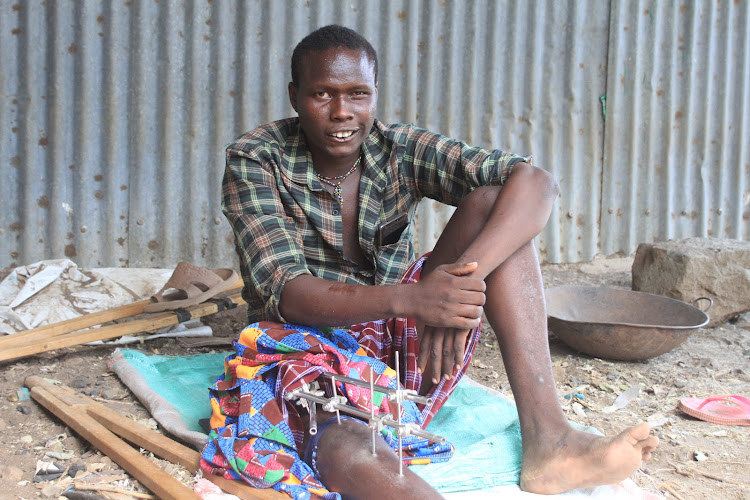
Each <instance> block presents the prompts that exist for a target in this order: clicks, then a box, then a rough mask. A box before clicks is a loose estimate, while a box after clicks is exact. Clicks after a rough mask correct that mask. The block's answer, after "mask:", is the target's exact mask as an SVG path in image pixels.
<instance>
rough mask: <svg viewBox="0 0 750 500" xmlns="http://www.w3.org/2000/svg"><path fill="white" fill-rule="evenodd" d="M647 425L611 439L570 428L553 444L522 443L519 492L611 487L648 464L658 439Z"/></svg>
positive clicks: (627, 430)
mask: <svg viewBox="0 0 750 500" xmlns="http://www.w3.org/2000/svg"><path fill="white" fill-rule="evenodd" d="M650 431H651V429H650V427H649V425H648V424H647V423H645V422H644V423H641V424H638V425H636V426H634V427H629V428H627V429H625V430H624V431H622V432H621V433H620V434H618V435H617V436H615V437H602V436H597V435H595V434H590V433H587V432H582V431H578V430H575V429H573V428H571V429H570V430H569V431H568V432H567V434H566V435H565V436H563V438H562V439H560V440H558V441H557V443H550V444H549V445H547V446H545V444H544V443H541V442H539V443H536V444H535V443H528V444H527V443H524V452H523V463H522V466H521V489H522V490H524V491H528V492H532V493H541V494H545V495H553V494H556V493H562V492H564V491H568V490H573V489H576V488H586V487H591V486H599V485H604V484H614V483H618V482H620V481H622V480H623V479H626V478H627V477H629V476H630V475H631V474H633V472H635V471H636V469H638V467H639V466H640V465H641V460H649V459H650V458H651V452H652V451H653V450H654V449H655V448H656V447H657V446H658V444H659V438H657V437H656V436H651V435H650Z"/></svg>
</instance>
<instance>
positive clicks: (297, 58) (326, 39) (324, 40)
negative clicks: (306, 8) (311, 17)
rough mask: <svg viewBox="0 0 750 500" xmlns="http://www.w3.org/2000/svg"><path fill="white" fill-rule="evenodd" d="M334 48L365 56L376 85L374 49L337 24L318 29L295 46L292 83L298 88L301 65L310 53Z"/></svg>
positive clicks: (359, 36)
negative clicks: (369, 63) (368, 61)
mask: <svg viewBox="0 0 750 500" xmlns="http://www.w3.org/2000/svg"><path fill="white" fill-rule="evenodd" d="M334 48H343V49H350V50H354V51H357V52H364V53H365V54H367V58H368V59H369V60H370V62H371V63H372V69H373V72H374V74H375V83H376V84H377V83H378V54H377V53H376V52H375V49H374V48H373V47H372V45H370V42H368V41H367V40H366V39H365V38H364V37H363V36H362V35H360V34H359V33H357V32H356V31H354V30H351V29H349V28H346V27H344V26H339V25H337V24H331V25H329V26H324V27H322V28H318V29H317V30H315V31H313V32H312V33H310V34H309V35H307V36H306V37H305V38H303V39H302V41H300V42H299V43H298V44H297V46H296V47H295V48H294V52H292V83H293V84H294V85H295V86H299V79H300V77H301V76H302V64H303V63H304V61H305V59H306V58H307V56H309V55H310V53H311V52H323V51H326V50H328V49H334Z"/></svg>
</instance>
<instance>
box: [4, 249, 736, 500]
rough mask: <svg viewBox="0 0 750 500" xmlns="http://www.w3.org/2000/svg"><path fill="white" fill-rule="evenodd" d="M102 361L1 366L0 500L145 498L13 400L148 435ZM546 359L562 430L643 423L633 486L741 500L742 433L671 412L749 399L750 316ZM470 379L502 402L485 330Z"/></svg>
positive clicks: (498, 364)
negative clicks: (624, 356) (699, 402)
mask: <svg viewBox="0 0 750 500" xmlns="http://www.w3.org/2000/svg"><path fill="white" fill-rule="evenodd" d="M631 263H632V259H630V258H617V259H597V260H595V261H593V262H591V263H586V264H577V265H546V266H544V267H543V274H544V281H545V286H546V287H553V286H559V285H563V284H582V285H604V286H613V287H619V288H626V289H630V265H631ZM8 271H9V270H6V272H5V273H3V274H0V278H2V277H3V276H4V275H5V274H7V272H8ZM709 314H710V311H709ZM205 322H206V323H208V324H210V325H211V326H212V327H213V329H214V336H216V337H220V338H222V339H224V340H226V341H229V340H231V338H232V337H233V336H235V335H236V333H237V332H238V331H239V329H240V328H241V327H242V326H244V324H243V311H242V310H241V309H237V310H233V311H225V312H222V313H219V314H216V315H214V316H212V317H210V318H206V320H205ZM140 348H141V349H144V350H146V351H148V352H153V353H159V354H196V353H202V352H209V351H211V350H219V351H221V350H225V349H226V347H222V346H213V347H200V348H196V347H186V346H185V345H183V344H182V343H180V342H179V341H177V340H174V339H158V340H154V341H149V342H147V343H144V344H143V345H142V346H140ZM113 350H114V347H111V346H96V347H93V346H81V347H76V348H71V349H63V350H60V351H53V352H48V353H44V354H41V355H37V356H32V357H28V358H24V359H22V360H18V361H15V362H5V363H0V380H1V381H2V386H1V387H2V389H1V390H2V392H1V393H0V431H2V434H3V439H2V442H0V498H2V499H5V498H9V499H10V498H13V499H18V498H23V499H31V498H39V497H42V498H65V497H61V494H62V492H63V491H64V489H65V488H67V487H68V486H69V485H70V484H71V483H72V482H73V478H72V476H76V475H77V477H78V479H77V480H76V482H77V483H78V484H82V483H84V482H85V483H87V484H92V485H98V486H100V487H103V488H104V490H99V491H96V492H95V493H92V494H91V495H92V496H90V497H88V498H136V497H138V498H144V497H143V496H142V495H140V496H138V495H139V494H138V492H141V493H143V492H146V490H145V489H144V488H143V487H142V486H141V485H140V484H138V482H137V481H135V480H133V479H132V478H131V477H130V476H129V475H128V474H126V473H124V471H123V470H122V469H120V468H119V467H118V466H117V465H116V464H114V463H113V462H112V461H111V460H110V459H109V458H108V457H106V456H104V455H103V454H102V453H100V452H98V451H97V450H96V449H94V448H92V447H91V446H90V445H89V444H87V443H86V442H85V441H84V440H82V439H80V438H78V437H77V435H76V434H75V433H74V432H72V431H71V430H70V429H68V428H67V427H66V426H65V425H63V424H62V423H61V422H60V421H59V420H58V419H57V418H56V417H54V416H53V415H52V414H51V413H49V412H47V411H46V410H45V409H44V408H42V407H41V406H39V405H38V404H37V403H36V402H35V401H33V400H28V399H25V398H26V394H25V393H24V391H23V387H24V379H25V378H26V377H27V376H29V375H41V376H43V377H46V378H49V379H54V380H58V381H60V382H62V383H63V384H66V385H68V386H69V387H72V388H74V389H75V390H76V391H79V392H80V393H83V394H86V395H88V396H91V397H93V398H95V399H96V400H97V401H99V402H102V403H104V404H105V405H107V406H109V407H111V408H113V409H115V410H117V411H119V412H121V413H123V414H125V415H127V416H129V417H131V418H133V419H135V420H136V421H140V422H142V423H146V424H149V425H152V426H154V427H155V426H156V424H155V422H154V421H153V420H150V416H149V414H148V413H147V412H146V411H145V410H144V409H143V407H142V406H141V405H140V404H139V402H138V401H137V400H136V399H135V397H134V396H133V395H132V394H131V393H130V392H129V390H128V389H127V388H126V387H125V386H124V385H123V384H122V383H121V382H120V381H119V379H118V378H117V377H116V376H115V375H114V374H113V373H111V372H110V371H109V370H108V368H107V361H108V359H109V356H110V354H111V353H112V351H113ZM550 350H551V353H552V360H553V369H554V372H555V378H556V380H557V384H558V389H559V395H560V402H561V404H562V405H563V408H564V410H565V412H566V414H567V416H568V417H569V418H570V420H572V421H575V422H578V423H581V424H585V425H590V426H594V427H596V428H598V429H599V430H601V431H602V432H604V433H607V434H611V433H614V432H617V431H618V430H620V429H622V428H624V427H626V426H629V425H632V424H633V423H636V422H638V421H642V420H645V421H649V422H651V423H652V425H654V426H655V432H656V434H657V435H658V436H659V438H660V439H661V444H660V447H659V448H658V450H657V451H656V452H655V453H654V456H653V459H652V460H651V461H650V462H648V463H646V464H644V466H643V467H642V469H641V470H640V471H638V472H637V473H636V474H635V475H634V480H635V481H636V482H637V483H638V484H639V485H640V486H642V487H643V488H645V489H647V490H649V491H653V492H658V493H660V494H662V495H665V497H667V498H677V499H680V498H682V499H708V498H721V499H750V427H736V426H735V427H733V426H722V425H716V424H710V423H707V422H703V421H700V420H696V419H694V418H691V417H689V416H687V415H685V414H683V413H682V412H680V411H679V410H678V409H677V403H678V401H679V399H680V398H682V397H704V396H708V395H711V394H742V395H745V396H750V315H748V314H745V315H743V316H740V317H739V318H737V319H736V320H735V321H734V322H730V323H726V324H723V325H720V326H718V327H715V328H710V329H700V330H697V331H695V332H694V333H693V334H692V335H691V337H690V338H689V339H688V340H687V341H686V342H685V343H683V344H682V345H680V346H678V347H677V348H675V349H674V350H672V351H670V352H668V353H666V354H663V355H661V356H659V357H657V358H654V359H650V360H646V361H641V362H619V361H607V360H603V359H596V358H592V357H590V356H586V355H582V354H578V353H576V352H574V351H572V350H570V349H569V348H567V347H566V346H565V345H564V344H563V343H562V342H561V341H559V340H558V339H557V338H556V337H555V335H554V333H552V334H551V336H550ZM469 375H470V376H471V377H472V378H474V379H475V380H477V381H479V382H481V383H483V384H485V385H488V386H491V387H494V388H497V389H499V390H501V391H503V392H504V393H506V394H508V395H510V394H511V392H510V386H509V384H508V380H507V377H506V374H505V371H504V368H503V363H502V358H501V356H500V354H499V350H498V347H497V341H496V340H495V338H494V334H493V333H492V332H491V331H490V330H489V328H488V327H485V330H484V331H483V333H482V338H481V341H480V344H479V347H478V349H477V352H476V356H475V359H474V362H473V364H472V366H471V368H470V371H469ZM634 387H638V388H640V390H639V391H638V393H637V395H636V396H635V397H634V398H633V399H632V400H631V401H630V402H629V403H628V404H627V405H626V406H624V407H623V408H621V409H618V410H615V411H608V410H605V409H608V407H610V406H611V405H613V403H614V401H615V399H616V398H617V397H618V396H619V395H620V394H622V393H624V392H625V391H626V390H627V389H629V388H631V390H630V391H629V392H628V393H627V394H633V392H634V389H632V388H634ZM41 463H55V464H57V465H58V466H59V467H60V469H62V470H63V471H64V473H63V475H62V476H61V477H59V478H57V479H50V478H49V477H48V478H47V480H43V479H45V478H44V477H42V476H40V474H35V473H36V471H37V468H38V465H39V464H41ZM159 464H160V465H161V466H162V467H164V468H166V469H167V470H168V471H169V472H170V473H172V474H173V475H174V476H175V477H177V478H178V479H180V480H181V481H183V482H184V483H185V484H188V485H190V484H192V481H193V478H192V477H191V475H190V474H189V473H187V472H186V471H185V470H184V469H181V468H179V467H177V466H174V465H172V464H169V463H168V462H164V461H159ZM35 479H36V480H35ZM40 479H42V480H40ZM117 492H119V493H117ZM127 492H130V493H127ZM118 495H119V496H118ZM79 498H82V497H79Z"/></svg>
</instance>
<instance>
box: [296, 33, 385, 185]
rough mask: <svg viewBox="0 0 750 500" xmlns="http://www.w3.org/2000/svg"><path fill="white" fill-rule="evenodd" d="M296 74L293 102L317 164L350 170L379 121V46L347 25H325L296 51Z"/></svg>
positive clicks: (328, 170) (324, 169)
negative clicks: (373, 45) (375, 122)
mask: <svg viewBox="0 0 750 500" xmlns="http://www.w3.org/2000/svg"><path fill="white" fill-rule="evenodd" d="M292 75H293V77H292V78H293V81H292V82H289V102H290V103H291V104H292V107H293V108H294V110H295V111H297V114H298V116H299V123H300V127H301V128H302V131H303V132H304V135H305V139H306V141H307V146H308V148H309V149H310V153H311V154H312V158H313V162H314V164H315V168H316V169H317V170H318V172H319V173H322V174H324V175H339V174H341V173H343V172H345V171H347V170H348V169H349V168H350V167H351V166H352V165H353V164H354V162H355V161H356V160H357V158H358V157H359V155H360V153H361V147H362V143H363V142H364V141H365V139H366V138H367V136H368V135H369V133H370V130H371V129H372V125H373V122H374V121H375V110H376V108H377V102H378V86H377V56H376V55H375V50H374V49H373V48H372V46H371V45H370V44H369V43H368V42H367V40H365V39H364V38H362V37H361V36H360V35H358V34H357V33H355V32H354V31H352V30H350V29H348V28H343V27H341V26H326V27H325V28H321V29H319V30H317V31H315V32H313V33H311V34H310V35H309V36H307V37H305V39H304V40H302V41H301V42H300V43H299V45H297V48H296V49H294V55H293V56H292Z"/></svg>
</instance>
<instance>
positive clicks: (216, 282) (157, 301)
mask: <svg viewBox="0 0 750 500" xmlns="http://www.w3.org/2000/svg"><path fill="white" fill-rule="evenodd" d="M238 280H239V276H238V275H237V273H236V272H235V271H234V269H227V268H224V269H214V270H213V271H211V270H210V269H206V268H205V267H200V266H196V265H195V264H191V263H189V262H180V263H179V264H177V267H176V268H175V270H174V272H173V273H172V276H170V277H169V280H168V281H167V282H166V284H165V285H164V286H163V287H162V289H161V290H159V292H157V293H156V294H155V295H152V296H151V303H150V304H147V305H146V306H145V307H144V308H143V312H149V313H150V312H160V311H167V310H172V309H180V308H182V307H188V306H194V305H196V304H200V303H201V302H204V301H206V300H208V299H210V298H211V297H213V296H214V295H216V294H218V293H220V292H223V291H224V290H229V289H230V288H232V286H233V285H234V284H235V283H237V281H238Z"/></svg>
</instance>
